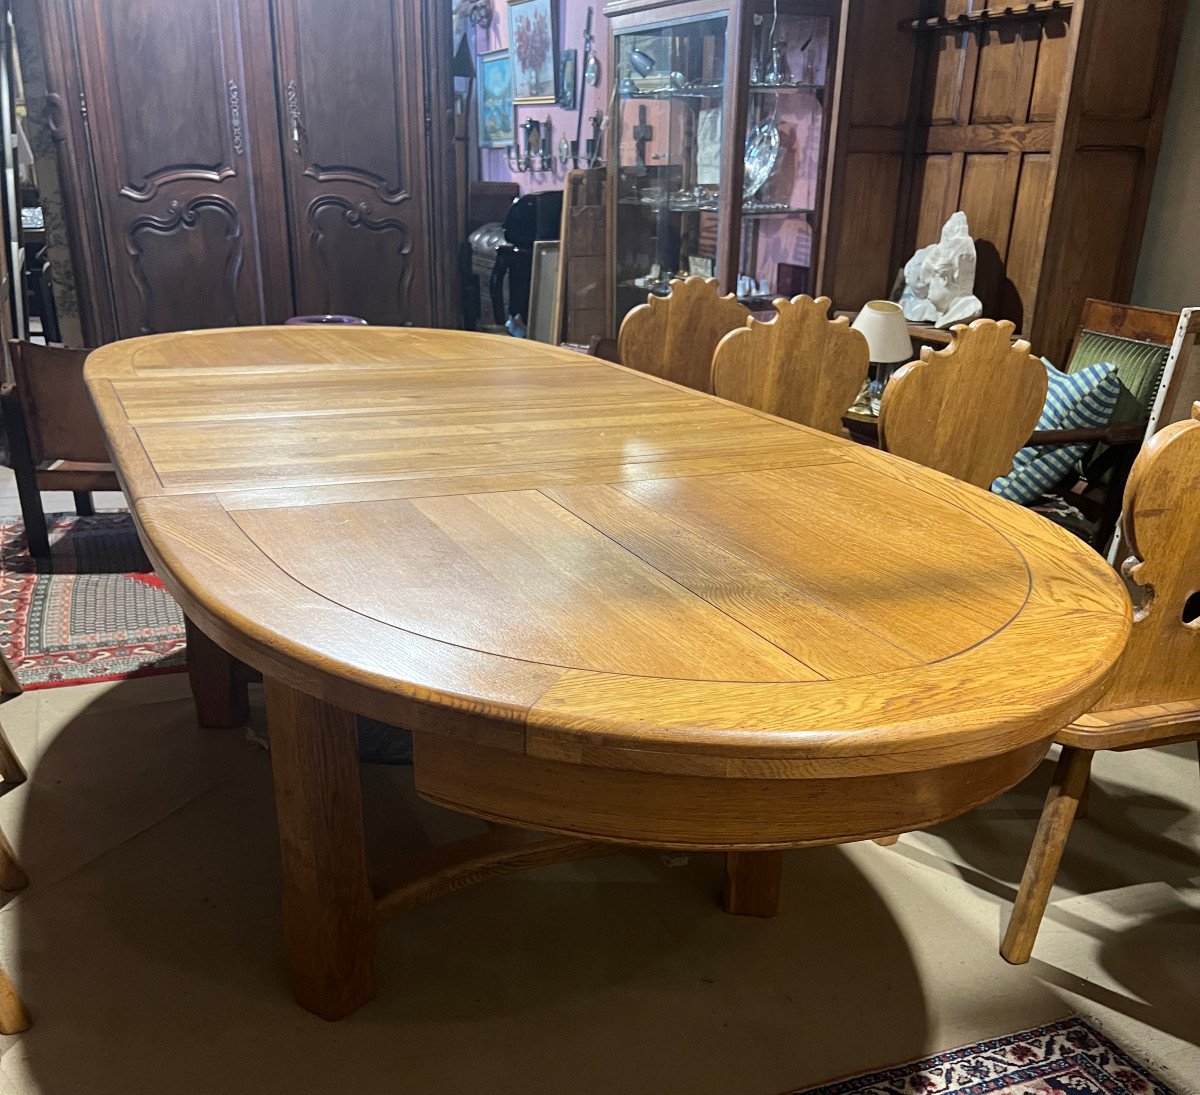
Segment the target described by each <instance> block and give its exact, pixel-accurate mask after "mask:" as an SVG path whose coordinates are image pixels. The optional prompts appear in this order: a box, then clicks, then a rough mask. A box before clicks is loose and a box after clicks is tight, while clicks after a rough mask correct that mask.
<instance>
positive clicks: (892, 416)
mask: <svg viewBox="0 0 1200 1095" xmlns="http://www.w3.org/2000/svg"><path fill="white" fill-rule="evenodd" d="M1014 330H1015V328H1014V326H1013V324H1011V323H1010V322H1009V321H1008V320H1001V321H1000V322H999V323H997V322H996V321H995V320H991V319H977V320H975V322H974V323H972V324H971V325H970V326H966V325H963V324H959V325H958V326H956V327H954V328H953V333H954V341H953V342H952V343H951V344H950V345H949V346H947V347H946V348H945V349H943V350H934V349H933V348H931V347H929V346H926V347H924V348H923V349H922V350H921V360H920V361H914V362H911V363H910V364H908V365H905V366H904V368H902V369H901V370H900V371H899V372H898V373H896V375H895V376H894V377H892V379H891V381H889V383H888V386H887V387H886V388H884V390H883V399H882V400H881V402H880V407H879V440H880V444H881V445H882V446H883V447H884V448H885V449H886V450H887V451H888V452H893V453H896V454H897V455H899V456H903V457H905V458H907V459H909V460H915V461H917V462H918V463H920V464H924V465H925V466H926V467H930V468H936V469H937V470H938V471H944V472H945V473H946V474H947V475H953V476H954V477H955V478H956V479H962V480H965V481H966V482H968V483H974V484H975V485H976V486H977V487H983V488H985V489H986V488H987V487H990V486H991V484H992V482H993V481H994V480H995V479H996V477H997V476H1000V475H1007V474H1008V473H1009V472H1010V471H1011V470H1012V462H1013V457H1014V456H1015V455H1016V454H1017V451H1018V450H1019V449H1020V448H1021V446H1022V445H1024V444H1025V443H1026V442H1027V441H1028V440H1029V435H1030V434H1031V433H1033V428H1034V426H1036V425H1037V421H1038V416H1039V415H1040V414H1041V412H1042V406H1043V405H1044V404H1045V402H1046V385H1047V381H1046V369H1045V366H1044V365H1043V364H1042V363H1041V361H1039V360H1038V359H1037V358H1036V357H1034V356H1033V355H1032V354H1031V353H1030V352H1029V343H1028V342H1026V341H1025V340H1024V339H1018V340H1017V341H1016V342H1014V341H1013V338H1012V335H1013V331H1014Z"/></svg>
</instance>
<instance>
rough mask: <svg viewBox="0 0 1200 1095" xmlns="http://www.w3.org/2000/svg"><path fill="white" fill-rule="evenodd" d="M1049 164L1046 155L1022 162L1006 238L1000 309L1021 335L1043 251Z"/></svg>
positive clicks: (1033, 295) (1048, 158) (1034, 154)
mask: <svg viewBox="0 0 1200 1095" xmlns="http://www.w3.org/2000/svg"><path fill="white" fill-rule="evenodd" d="M1050 168H1051V160H1050V156H1049V155H1048V154H1046V153H1041V152H1038V153H1030V154H1028V155H1026V156H1024V157H1023V158H1022V163H1021V178H1020V181H1019V182H1018V184H1017V200H1016V205H1015V207H1014V209H1013V222H1012V231H1011V232H1010V233H1009V237H1008V261H1007V263H1006V264H1005V266H1006V273H1007V277H1008V284H1007V286H1006V289H1007V292H1006V294H1005V295H1004V296H1003V297H1002V303H1001V307H1002V309H1003V314H1004V316H1005V318H1007V319H1011V320H1012V321H1013V323H1015V324H1016V325H1017V330H1018V331H1022V332H1024V331H1025V330H1026V324H1027V322H1028V318H1029V315H1030V310H1031V308H1032V305H1033V301H1034V297H1035V295H1036V293H1037V286H1038V272H1039V271H1040V270H1041V265H1042V253H1043V251H1044V250H1045V247H1046V211H1047V209H1048V201H1049V197H1050V193H1049V189H1050V174H1051V171H1050Z"/></svg>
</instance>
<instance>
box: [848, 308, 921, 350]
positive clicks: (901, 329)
mask: <svg viewBox="0 0 1200 1095" xmlns="http://www.w3.org/2000/svg"><path fill="white" fill-rule="evenodd" d="M850 326H851V327H853V328H854V330H856V331H861V332H862V333H863V334H864V335H865V336H866V339H867V346H868V348H869V349H870V351H871V361H873V362H874V363H875V364H877V365H893V364H895V363H896V362H900V361H911V360H912V356H913V350H912V339H911V338H910V337H909V334H908V324H907V323H906V322H905V319H904V312H903V311H901V309H900V305H899V304H894V303H892V301H890V300H868V301H867V303H866V304H864V305H863V310H862V311H861V312H859V313H858V318H857V319H855V321H854V322H853V323H852V324H851V325H850Z"/></svg>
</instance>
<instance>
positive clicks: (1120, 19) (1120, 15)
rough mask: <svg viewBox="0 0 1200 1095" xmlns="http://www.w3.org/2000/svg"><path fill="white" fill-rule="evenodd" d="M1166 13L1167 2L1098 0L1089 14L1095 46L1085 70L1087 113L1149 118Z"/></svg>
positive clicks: (1084, 108)
mask: <svg viewBox="0 0 1200 1095" xmlns="http://www.w3.org/2000/svg"><path fill="white" fill-rule="evenodd" d="M1089 7H1090V5H1089ZM1165 14H1166V4H1165V0H1138V2H1137V3H1136V4H1126V3H1112V2H1111V0H1110V2H1107V3H1106V2H1105V0H1100V2H1099V3H1097V4H1096V5H1095V8H1094V10H1093V11H1090V12H1089V16H1090V18H1091V19H1092V20H1093V26H1092V34H1091V41H1092V43H1093V49H1092V50H1091V51H1090V53H1089V57H1088V59H1087V62H1086V64H1085V65H1084V67H1083V73H1082V89H1083V92H1082V109H1083V113H1084V114H1092V115H1097V116H1099V117H1102V118H1145V117H1147V116H1149V114H1150V112H1151V109H1152V108H1153V106H1154V97H1155V96H1154V91H1155V78H1156V75H1157V68H1158V59H1159V56H1158V55H1159V50H1160V49H1161V43H1160V41H1159V38H1160V35H1161V33H1162V23H1163V18H1164V16H1165Z"/></svg>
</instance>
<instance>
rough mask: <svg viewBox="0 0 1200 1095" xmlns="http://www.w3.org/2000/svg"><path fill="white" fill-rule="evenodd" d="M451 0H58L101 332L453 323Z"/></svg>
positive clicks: (54, 7) (52, 16) (49, 32)
mask: <svg viewBox="0 0 1200 1095" xmlns="http://www.w3.org/2000/svg"><path fill="white" fill-rule="evenodd" d="M435 6H436V10H437V11H438V12H439V13H441V14H442V15H443V17H444V18H442V19H441V20H438V19H435V18H432V8H433V7H435ZM443 7H444V5H436V0H420V2H418V0H356V2H355V3H354V4H353V5H337V4H329V3H327V2H325V0H44V2H43V3H42V4H40V5H39V18H40V21H41V34H42V42H43V48H44V52H45V58H46V68H47V82H48V84H49V85H50V91H51V98H52V103H53V105H54V106H55V107H56V109H55V111H54V112H53V115H52V116H54V117H55V118H56V119H57V122H58V124H57V125H56V136H57V137H58V139H59V140H60V142H61V148H60V164H61V167H62V169H63V175H64V197H65V199H66V204H67V209H68V221H69V225H68V227H69V229H70V232H71V237H72V242H73V248H72V250H73V255H74V257H75V260H76V265H77V266H80V267H83V269H82V270H78V271H77V279H78V281H79V284H80V288H81V291H82V292H81V295H82V300H81V305H82V310H83V312H84V327H85V337H86V338H87V339H88V340H89V341H90V342H92V343H94V344H98V343H101V342H107V341H111V340H113V339H116V338H128V337H131V336H135V335H142V334H149V333H152V332H158V331H172V330H184V329H189V328H196V327H220V326H233V325H246V324H255V323H280V322H283V320H285V319H287V318H288V317H289V316H290V315H293V314H297V313H311V312H342V313H349V314H353V315H360V316H363V317H364V318H366V319H367V320H369V321H370V322H371V323H377V324H403V323H412V324H416V325H421V326H428V325H436V324H438V323H439V322H446V321H447V320H448V319H449V318H450V317H449V316H447V315H446V314H445V313H444V303H443V299H444V294H442V293H441V292H440V291H439V288H440V285H441V284H442V281H443V279H444V280H445V281H446V282H447V283H448V281H449V277H450V272H449V271H446V272H442V271H440V270H438V269H437V267H438V263H439V262H442V263H445V264H449V263H451V262H452V259H453V251H452V247H451V246H450V245H449V244H448V243H442V242H441V241H440V240H439V239H436V238H435V236H437V234H438V226H439V225H440V224H443V223H445V218H444V217H441V216H439V215H437V214H436V213H435V212H434V211H432V210H431V208H430V197H431V187H430V183H429V174H430V171H431V169H432V166H433V164H432V163H431V157H436V156H439V155H440V154H442V150H443V149H444V148H447V147H449V142H450V135H449V134H448V133H443V132H441V131H442V130H443V129H445V128H446V127H448V125H449V124H450V123H449V118H450V114H449V111H448V109H447V106H448V102H449V94H450V92H449V83H448V81H449V77H448V74H447V71H446V68H445V66H444V65H442V64H440V63H438V62H437V60H436V59H437V58H439V57H441V56H442V55H443V52H444V48H445V46H446V45H447V43H446V42H445V41H444V40H443V39H444V38H445V39H448V36H449V26H448V17H445V13H444V12H443V11H442V8H443ZM427 9H430V10H427Z"/></svg>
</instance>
